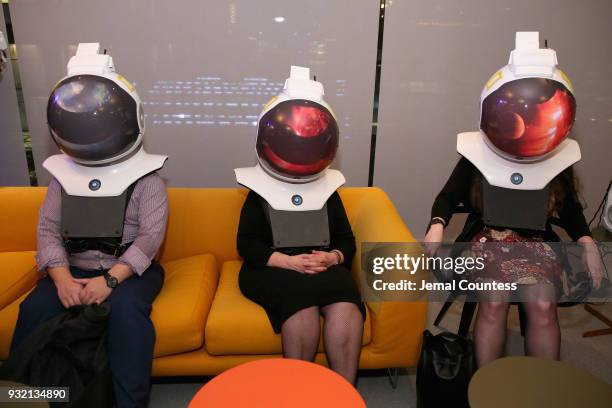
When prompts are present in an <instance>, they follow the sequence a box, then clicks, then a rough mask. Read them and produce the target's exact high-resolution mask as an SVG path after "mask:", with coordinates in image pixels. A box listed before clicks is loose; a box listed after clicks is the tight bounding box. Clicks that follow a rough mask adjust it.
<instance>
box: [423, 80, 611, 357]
mask: <svg viewBox="0 0 612 408" xmlns="http://www.w3.org/2000/svg"><path fill="white" fill-rule="evenodd" d="M553 104H554V108H555V109H554V111H555V112H556V114H555V116H554V117H544V114H543V112H549V111H552V110H553V109H551V108H553V106H552V105H553ZM564 106H565V110H564ZM482 109H483V111H482V116H481V129H482V130H483V132H482V133H481V135H482V137H483V138H489V140H486V139H483V140H486V142H487V143H492V144H494V147H491V148H492V149H494V151H495V152H496V153H498V154H499V155H500V156H502V157H504V156H505V154H504V152H503V151H502V150H505V151H506V152H507V151H511V152H512V154H511V156H512V157H518V156H521V155H524V156H527V155H528V154H527V153H525V152H527V151H529V152H534V151H537V153H538V154H542V153H544V154H548V153H550V152H551V151H552V150H553V149H554V148H555V147H557V146H558V144H559V143H560V142H561V141H562V140H563V139H565V137H566V136H567V133H569V129H570V128H571V124H572V123H573V119H574V112H575V104H574V101H573V96H572V95H571V92H569V91H568V90H567V89H566V88H565V87H564V86H563V85H561V84H560V83H558V82H555V81H552V80H548V79H539V78H537V79H536V78H528V79H521V80H515V81H513V82H508V83H506V84H505V85H503V86H502V87H500V88H499V89H498V90H497V91H495V92H494V93H493V95H489V96H487V98H486V99H484V101H483V103H482ZM517 117H518V118H520V119H521V122H520V125H521V126H520V127H519V126H518V125H517V122H519V121H518V120H517ZM543 117H544V118H543ZM506 119H509V120H511V121H512V122H511V123H508V122H507V121H505V120H506ZM522 121H524V123H523V122H522ZM530 121H531V122H530ZM534 121H538V123H533V122H534ZM543 123H544V124H545V125H542V124H543ZM537 126H540V128H538V127H537ZM557 129H560V130H564V132H565V133H564V134H561V135H559V136H560V137H558V138H557V140H556V142H557V143H551V138H550V137H549V136H550V135H553V136H555V131H556V130H557ZM521 132H522V133H521ZM528 132H531V133H532V134H531V136H533V135H534V134H535V136H536V137H537V138H536V139H535V142H534V140H529V137H530V134H529V133H528ZM536 132H542V133H536ZM544 134H545V135H546V136H544ZM508 135H510V136H508ZM478 136H480V135H478ZM496 137H497V139H495V138H496ZM492 140H493V141H492ZM527 143H530V144H529V145H527ZM538 143H540V144H538ZM542 146H543V147H542ZM540 148H542V149H547V151H546V150H540V151H538V149H540ZM545 157H546V156H545ZM507 163H510V164H511V163H512V162H511V161H508V162H507ZM515 174H516V173H515ZM485 182H487V181H486V180H485V178H484V176H483V174H482V173H481V172H480V171H479V170H478V169H477V168H476V167H475V166H474V165H473V164H472V163H471V162H470V161H469V160H467V159H466V158H465V157H462V158H461V159H460V160H459V162H458V163H457V165H456V167H455V169H454V170H453V173H452V174H451V176H450V178H449V179H448V181H447V182H446V185H445V186H444V188H443V189H442V191H441V192H440V193H439V194H438V196H437V197H436V200H435V202H434V204H433V207H432V211H431V221H430V224H429V227H428V231H427V234H426V236H425V242H430V243H439V242H441V241H442V238H443V231H444V228H445V227H446V226H447V225H448V223H449V221H450V219H451V217H452V215H453V211H454V210H455V208H456V207H457V205H458V204H460V203H462V204H464V205H465V206H466V207H467V208H469V209H471V210H472V212H471V214H470V216H469V217H468V219H467V221H466V224H465V226H464V229H463V232H462V234H461V235H460V236H459V237H458V238H457V242H471V243H472V244H471V246H470V248H471V250H472V251H473V252H475V253H476V255H477V256H478V255H484V248H485V244H489V243H493V244H494V245H493V247H495V245H498V246H497V247H496V248H500V247H501V246H499V243H504V244H506V243H509V244H508V245H504V251H496V252H495V253H494V254H493V256H489V257H488V258H485V264H486V266H485V268H484V269H483V270H482V271H473V273H472V274H471V276H469V278H470V279H472V280H475V281H497V282H503V283H516V284H518V287H519V293H521V295H522V296H524V297H522V299H525V298H528V299H529V301H526V302H525V303H523V304H522V306H523V307H524V309H525V312H526V315H527V328H526V334H525V351H526V354H528V355H532V356H538V357H543V358H550V359H559V352H560V340H561V339H560V329H559V323H558V320H557V306H556V299H557V296H558V294H559V291H560V290H563V289H562V286H563V281H564V276H563V273H564V269H563V266H562V260H561V259H560V258H559V257H558V256H557V255H556V253H555V251H553V250H552V248H551V246H550V245H547V244H546V242H553V241H559V238H558V236H557V235H556V234H555V233H554V232H553V230H552V228H551V224H550V221H551V220H552V219H553V218H555V219H557V222H556V223H557V224H559V225H560V226H561V227H563V228H564V229H565V230H566V231H567V233H568V234H569V236H570V237H571V238H572V239H573V240H575V241H578V242H580V243H583V245H584V251H585V259H586V262H587V266H588V270H589V271H590V273H591V277H592V280H593V286H594V287H595V288H597V287H598V286H599V284H600V281H601V273H602V271H601V263H600V259H599V251H598V249H597V247H596V246H595V245H593V239H592V238H591V232H590V230H589V227H588V224H587V222H586V220H585V218H584V215H583V212H582V206H581V204H580V202H579V199H578V190H577V188H576V180H575V177H574V172H573V168H572V167H571V166H569V167H567V168H566V169H565V170H564V171H562V172H561V173H559V174H558V175H557V176H556V177H554V178H553V179H552V181H550V182H549V184H548V188H549V189H548V203H547V214H548V220H547V222H546V226H545V230H543V231H540V230H537V229H533V230H532V229H516V228H505V227H503V226H502V227H500V226H497V225H486V224H485V222H484V220H483V209H484V208H483V206H484V204H483V200H482V196H483V183H485ZM519 182H520V181H519ZM545 201H546V199H545V197H544V200H543V201H542V204H543V205H545ZM498 205H500V204H498ZM516 243H519V244H516ZM434 247H435V245H434ZM491 247H492V246H489V247H488V248H491ZM481 295H482V293H481ZM489 295H490V294H489ZM496 295H497V296H498V297H497V298H495V299H492V298H491V297H487V298H484V297H481V298H480V299H481V301H480V303H479V307H478V313H477V316H476V322H475V326H474V341H475V351H476V360H477V361H476V362H477V364H478V365H479V366H482V365H484V364H486V363H488V362H490V361H492V360H495V359H497V358H499V357H501V356H502V354H503V351H504V343H505V338H506V319H507V314H508V308H509V302H508V301H507V299H508V298H507V297H504V294H503V293H496ZM525 295H526V296H525ZM499 296H501V297H499Z"/></svg>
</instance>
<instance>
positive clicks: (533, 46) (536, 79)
mask: <svg viewBox="0 0 612 408" xmlns="http://www.w3.org/2000/svg"><path fill="white" fill-rule="evenodd" d="M575 116H576V100H575V99H574V94H573V88H572V84H571V82H570V80H569V79H568V77H567V76H566V74H565V73H564V72H563V71H561V70H560V69H559V68H558V67H557V55H556V52H555V51H554V50H552V49H548V48H543V49H542V48H540V46H539V33H538V32H517V33H516V47H515V49H514V50H513V51H512V52H511V53H510V60H509V62H508V65H506V66H505V67H503V68H502V69H500V70H499V71H497V72H496V73H495V74H493V75H492V76H491V78H490V79H489V80H488V81H487V83H486V84H485V87H484V89H483V91H482V94H481V96H480V130H481V131H482V132H483V133H484V134H485V135H486V138H485V140H486V141H487V143H488V145H489V146H490V147H491V148H492V149H493V150H494V151H495V152H496V153H498V154H499V155H501V156H502V157H505V158H507V159H510V160H515V161H537V160H541V159H543V158H545V157H546V156H547V155H549V154H550V153H552V152H553V151H554V150H555V149H556V148H557V146H559V144H560V143H561V142H563V141H564V140H565V138H567V136H568V134H569V132H570V130H571V129H572V126H573V124H574V119H575Z"/></svg>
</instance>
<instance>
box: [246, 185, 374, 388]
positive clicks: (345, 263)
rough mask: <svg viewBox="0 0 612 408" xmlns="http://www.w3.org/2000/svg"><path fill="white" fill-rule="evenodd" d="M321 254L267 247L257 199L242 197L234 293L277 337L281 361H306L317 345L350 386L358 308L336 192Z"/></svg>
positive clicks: (346, 228) (268, 236) (359, 330)
mask: <svg viewBox="0 0 612 408" xmlns="http://www.w3.org/2000/svg"><path fill="white" fill-rule="evenodd" d="M327 214H328V219H329V231H330V245H329V247H328V248H283V249H282V250H274V249H273V248H272V232H271V230H270V224H269V223H268V221H267V218H266V215H265V212H264V208H263V205H262V199H261V197H260V196H258V195H257V194H256V193H254V192H253V191H251V192H249V194H248V196H247V199H246V201H245V203H244V206H243V207H242V212H241V214H240V224H239V227H238V252H239V253H240V255H241V256H242V257H243V259H244V263H243V265H242V269H241V270H240V290H241V291H242V293H243V294H244V295H245V296H246V297H248V298H249V299H251V300H252V301H254V302H255V303H257V304H259V305H261V306H262V307H263V308H264V309H265V310H266V312H267V314H268V318H269V319H270V323H271V324H272V327H273V329H274V332H275V333H281V337H282V344H283V355H284V356H285V357H287V358H296V359H300V360H307V361H312V360H314V357H315V355H316V353H317V348H318V345H319V337H320V321H319V316H320V315H323V316H324V317H325V324H324V326H323V339H324V342H325V351H326V353H327V358H328V360H329V364H330V366H331V368H332V369H333V370H334V371H336V372H338V373H339V374H340V375H342V376H343V377H345V378H346V379H347V380H348V381H350V382H351V383H354V382H355V377H356V374H357V366H358V363H359V352H360V351H361V336H362V334H363V321H364V318H365V309H364V306H363V304H362V303H361V296H360V294H359V291H358V290H357V286H356V284H355V281H354V280H353V277H352V275H351V272H350V268H351V262H352V260H353V256H354V255H355V237H354V236H353V232H352V230H351V226H350V224H349V222H348V219H347V217H346V212H345V211H344V206H343V205H342V200H341V199H340V196H339V195H338V193H337V192H335V193H333V194H332V196H331V197H330V198H329V199H328V200H327Z"/></svg>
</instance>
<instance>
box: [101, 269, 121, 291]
mask: <svg viewBox="0 0 612 408" xmlns="http://www.w3.org/2000/svg"><path fill="white" fill-rule="evenodd" d="M104 279H106V286H108V287H109V288H111V289H115V288H116V287H117V285H118V284H119V281H118V280H117V278H115V277H114V276H113V275H111V274H110V273H108V272H104Z"/></svg>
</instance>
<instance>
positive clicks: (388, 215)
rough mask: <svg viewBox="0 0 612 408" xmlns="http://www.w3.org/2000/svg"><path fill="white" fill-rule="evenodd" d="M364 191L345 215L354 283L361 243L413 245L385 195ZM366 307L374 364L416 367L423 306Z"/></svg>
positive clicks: (386, 304)
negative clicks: (349, 230) (352, 241)
mask: <svg viewBox="0 0 612 408" xmlns="http://www.w3.org/2000/svg"><path fill="white" fill-rule="evenodd" d="M367 190H368V191H366V192H365V193H364V194H363V197H361V199H360V200H358V204H357V205H356V206H355V207H354V208H352V209H351V213H350V214H349V220H350V222H351V226H352V228H353V233H354V234H355V239H356V243H357V252H356V254H355V259H354V261H353V275H354V276H355V278H358V279H357V281H358V282H361V281H362V277H361V271H360V268H361V249H362V248H361V244H362V243H364V242H417V241H416V240H415V238H414V236H413V235H412V233H411V232H410V230H409V229H408V227H407V226H406V224H405V223H404V221H403V220H402V218H401V217H400V215H399V214H398V212H397V210H396V209H395V206H394V205H393V203H392V202H391V200H390V199H389V197H388V196H387V194H386V193H385V192H384V191H383V190H381V189H380V188H368V189H367ZM347 193H349V194H350V192H347ZM414 252H415V255H419V254H420V253H421V252H420V250H419V249H418V247H417V246H416V245H415V246H414ZM367 306H368V308H369V309H370V311H371V316H372V342H371V343H370V344H369V345H368V353H373V354H375V355H378V357H379V359H378V360H379V361H378V363H379V364H383V366H387V367H406V366H414V365H416V363H417V361H418V352H419V347H420V341H421V335H422V333H423V330H424V329H425V324H426V320H427V302H425V301H419V302H391V301H389V302H369V303H368V304H367ZM373 357H376V356H373Z"/></svg>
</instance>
